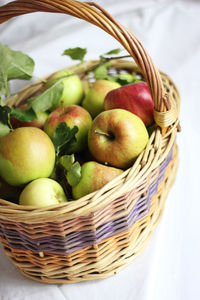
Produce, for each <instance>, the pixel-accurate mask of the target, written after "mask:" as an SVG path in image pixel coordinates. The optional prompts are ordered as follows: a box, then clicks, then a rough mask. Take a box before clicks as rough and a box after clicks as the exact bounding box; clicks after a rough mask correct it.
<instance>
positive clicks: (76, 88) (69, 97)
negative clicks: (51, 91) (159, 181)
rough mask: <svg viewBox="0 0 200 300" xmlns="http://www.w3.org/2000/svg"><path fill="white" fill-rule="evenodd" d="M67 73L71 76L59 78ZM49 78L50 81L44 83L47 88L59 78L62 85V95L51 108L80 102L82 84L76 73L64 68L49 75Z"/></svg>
mask: <svg viewBox="0 0 200 300" xmlns="http://www.w3.org/2000/svg"><path fill="white" fill-rule="evenodd" d="M67 75H71V76H68V77H66V78H63V79H60V78H62V77H64V76H67ZM49 79H50V81H49V82H48V83H47V85H46V87H47V88H49V87H50V86H51V85H53V84H54V83H55V82H56V80H59V79H60V80H62V82H63V85H64V88H63V93H62V96H61V98H60V100H59V101H58V103H57V105H56V106H54V107H53V109H55V108H57V107H61V106H65V105H71V104H79V103H80V102H81V100H82V97H83V86H82V82H81V80H80V78H79V77H78V75H73V72H72V71H70V70H67V69H66V70H62V71H59V72H57V73H55V74H53V76H51V77H50V78H49Z"/></svg>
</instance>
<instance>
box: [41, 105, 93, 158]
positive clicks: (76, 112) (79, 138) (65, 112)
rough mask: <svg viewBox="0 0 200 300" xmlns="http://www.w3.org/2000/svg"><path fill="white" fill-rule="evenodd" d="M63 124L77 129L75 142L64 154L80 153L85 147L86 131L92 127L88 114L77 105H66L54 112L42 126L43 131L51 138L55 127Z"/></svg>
mask: <svg viewBox="0 0 200 300" xmlns="http://www.w3.org/2000/svg"><path fill="white" fill-rule="evenodd" d="M62 122H65V123H66V124H67V126H68V127H70V128H73V127H74V126H77V127H78V132H77V133H76V135H75V138H76V142H75V143H74V144H73V145H71V146H70V147H69V149H68V151H67V153H66V154H71V153H77V152H80V151H82V150H84V149H86V147H87V136H88V131H89V129H90V127H91V125H92V117H91V116H90V114H89V112H88V111H87V110H85V109H84V108H83V107H81V106H79V105H66V106H63V107H59V108H57V109H56V110H54V111H53V112H52V113H51V114H50V115H49V117H48V119H47V120H46V122H45V124H44V131H45V132H46V133H47V134H48V135H49V136H50V138H53V135H54V132H55V131H56V128H57V126H58V125H59V124H60V123H62Z"/></svg>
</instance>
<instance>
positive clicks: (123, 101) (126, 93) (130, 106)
mask: <svg viewBox="0 0 200 300" xmlns="http://www.w3.org/2000/svg"><path fill="white" fill-rule="evenodd" d="M113 108H122V109H126V110H128V111H130V112H132V113H133V114H135V115H137V116H138V117H139V118H141V119H142V121H143V122H144V124H145V125H146V126H149V125H151V124H152V123H153V121H154V117H153V113H154V103H153V100H152V97H151V93H150V91H149V88H148V85H147V83H146V82H138V83H132V84H127V85H124V86H122V87H120V88H118V89H115V90H112V91H110V92H109V93H108V94H107V95H106V97H105V100H104V109H105V110H110V109H113Z"/></svg>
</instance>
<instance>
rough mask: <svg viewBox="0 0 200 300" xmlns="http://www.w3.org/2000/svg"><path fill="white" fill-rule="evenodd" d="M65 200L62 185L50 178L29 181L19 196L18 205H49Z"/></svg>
mask: <svg viewBox="0 0 200 300" xmlns="http://www.w3.org/2000/svg"><path fill="white" fill-rule="evenodd" d="M64 202H67V197H66V195H65V192H64V190H63V188H62V186H61V185H60V184H59V183H58V182H57V181H55V180H53V179H50V178H39V179H36V180H33V181H32V182H30V183H29V184H28V185H27V186H26V187H25V188H24V190H23V191H22V193H21V195H20V197H19V204H20V205H31V206H40V207H42V206H49V205H56V204H60V203H64Z"/></svg>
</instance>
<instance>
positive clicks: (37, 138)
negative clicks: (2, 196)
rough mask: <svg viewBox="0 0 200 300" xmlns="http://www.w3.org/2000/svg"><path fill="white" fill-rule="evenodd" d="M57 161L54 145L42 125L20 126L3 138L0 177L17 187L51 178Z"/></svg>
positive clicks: (1, 141)
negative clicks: (40, 126)
mask: <svg viewBox="0 0 200 300" xmlns="http://www.w3.org/2000/svg"><path fill="white" fill-rule="evenodd" d="M54 164H55V149H54V145H53V143H52V141H51V139H50V138H49V136H48V135H47V134H46V133H45V132H44V131H42V130H41V129H39V128H36V127H20V128H17V129H15V130H13V131H12V132H10V133H9V134H7V135H5V136H3V137H2V138H0V176H1V177H2V178H3V179H4V180H5V181H6V182H7V183H9V184H11V185H13V186H19V185H22V184H25V183H28V182H29V181H32V180H34V179H37V178H41V177H49V176H50V175H51V173H52V171H53V168H54Z"/></svg>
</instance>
